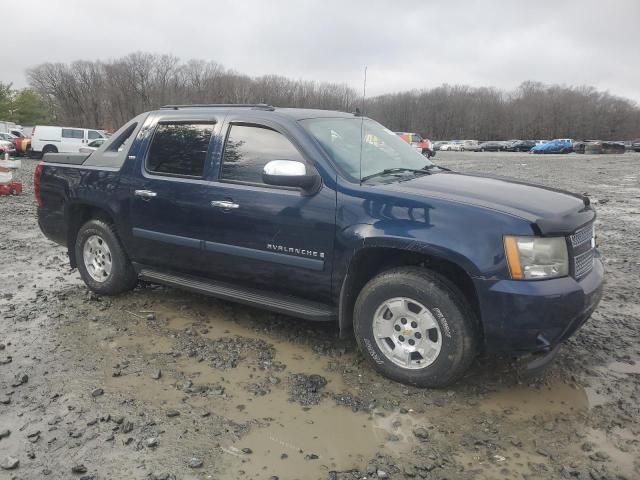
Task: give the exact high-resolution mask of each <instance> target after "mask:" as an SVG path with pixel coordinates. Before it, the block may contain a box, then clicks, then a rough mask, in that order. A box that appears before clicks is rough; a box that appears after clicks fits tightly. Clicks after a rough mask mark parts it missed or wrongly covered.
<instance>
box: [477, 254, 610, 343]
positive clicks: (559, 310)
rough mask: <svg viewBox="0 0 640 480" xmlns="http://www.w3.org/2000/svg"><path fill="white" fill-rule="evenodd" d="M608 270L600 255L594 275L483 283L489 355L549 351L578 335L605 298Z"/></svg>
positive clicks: (480, 287)
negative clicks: (603, 293)
mask: <svg viewBox="0 0 640 480" xmlns="http://www.w3.org/2000/svg"><path fill="white" fill-rule="evenodd" d="M603 283H604V267H603V265H602V261H601V260H600V255H599V254H597V253H596V256H595V258H594V265H593V269H592V270H591V272H590V273H589V274H588V275H587V276H585V277H584V278H582V279H580V280H579V281H578V280H575V279H574V278H572V277H563V278H556V279H551V280H539V281H517V280H500V281H497V282H496V281H490V280H480V279H476V281H475V285H476V290H477V292H478V298H479V303H480V313H481V316H482V325H483V329H484V340H485V349H486V351H488V352H514V353H526V352H540V351H549V350H551V349H553V348H554V347H555V346H557V345H558V344H559V343H561V342H563V341H564V340H566V339H567V338H569V337H570V336H571V335H573V334H574V333H575V332H576V330H578V329H579V328H580V327H581V326H582V325H583V324H584V323H585V322H586V321H587V320H588V319H589V317H590V316H591V314H592V313H593V311H594V310H595V309H596V307H597V306H598V303H599V302H600V299H601V297H602V287H603Z"/></svg>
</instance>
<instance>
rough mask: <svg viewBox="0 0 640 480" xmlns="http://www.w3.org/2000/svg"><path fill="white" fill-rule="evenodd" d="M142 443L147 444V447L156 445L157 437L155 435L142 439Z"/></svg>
mask: <svg viewBox="0 0 640 480" xmlns="http://www.w3.org/2000/svg"><path fill="white" fill-rule="evenodd" d="M144 444H145V445H146V446H147V448H153V447H157V446H158V438H157V437H150V438H147V439H146V440H145V441H144Z"/></svg>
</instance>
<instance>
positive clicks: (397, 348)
mask: <svg viewBox="0 0 640 480" xmlns="http://www.w3.org/2000/svg"><path fill="white" fill-rule="evenodd" d="M373 336H374V338H375V340H376V344H377V345H378V348H379V349H380V350H381V351H382V353H383V354H384V355H385V357H387V358H388V359H389V360H390V361H391V362H393V363H394V364H396V365H398V366H399V367H402V368H407V369H411V370H417V369H420V368H425V367H428V366H429V365H431V364H432V363H433V362H435V361H436V359H437V358H438V355H439V354H440V350H441V348H442V334H441V332H440V327H439V325H438V322H437V321H436V319H435V317H434V316H433V314H432V313H431V312H430V311H429V309H428V308H426V307H425V306H424V305H422V304H421V303H420V302H416V301H415V300H412V299H411V298H406V297H396V298H391V299H389V300H387V301H385V302H383V303H382V304H381V305H380V306H379V307H378V309H377V310H376V313H375V315H374V317H373Z"/></svg>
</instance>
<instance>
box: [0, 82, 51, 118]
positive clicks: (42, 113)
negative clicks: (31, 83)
mask: <svg viewBox="0 0 640 480" xmlns="http://www.w3.org/2000/svg"><path fill="white" fill-rule="evenodd" d="M0 121H4V122H14V123H17V124H19V125H35V124H36V123H47V122H48V121H49V116H48V109H47V108H46V106H45V105H44V102H43V99H42V97H41V96H40V95H39V94H38V93H37V92H35V91H34V90H32V89H29V88H23V89H20V90H15V89H13V88H12V85H11V84H7V83H2V82H0Z"/></svg>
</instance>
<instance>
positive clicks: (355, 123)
mask: <svg viewBox="0 0 640 480" xmlns="http://www.w3.org/2000/svg"><path fill="white" fill-rule="evenodd" d="M300 123H301V124H302V125H303V127H304V128H305V129H306V130H307V131H308V132H309V133H310V134H311V135H313V137H315V138H316V140H318V142H319V143H320V145H322V148H323V149H324V150H325V151H326V152H327V154H328V155H329V156H330V157H331V159H332V160H333V161H334V163H335V165H336V166H337V167H338V168H339V169H340V170H341V172H342V173H343V174H344V175H345V176H346V177H347V178H348V179H349V180H351V181H354V182H359V181H360V179H363V178H367V177H369V178H373V176H375V174H377V173H380V172H384V171H395V172H397V171H401V170H404V171H407V172H409V171H411V170H414V171H415V170H421V169H425V168H429V167H431V166H432V165H433V163H431V162H430V161H429V160H427V158H426V157H425V156H423V155H422V154H420V153H419V152H417V151H416V150H415V149H414V148H413V147H412V146H411V145H409V144H408V143H407V142H405V141H404V140H402V138H400V137H399V136H398V135H396V134H395V133H393V132H392V131H391V130H389V129H387V128H385V127H383V126H382V125H380V124H379V123H378V122H374V121H373V120H370V119H364V121H363V120H362V118H358V117H354V118H312V119H306V120H301V121H300ZM361 139H362V140H361ZM361 147H362V171H361V168H360V158H361V153H360V148H361Z"/></svg>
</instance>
